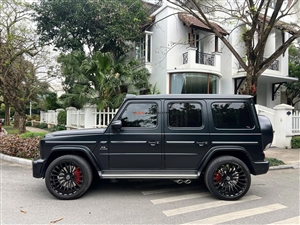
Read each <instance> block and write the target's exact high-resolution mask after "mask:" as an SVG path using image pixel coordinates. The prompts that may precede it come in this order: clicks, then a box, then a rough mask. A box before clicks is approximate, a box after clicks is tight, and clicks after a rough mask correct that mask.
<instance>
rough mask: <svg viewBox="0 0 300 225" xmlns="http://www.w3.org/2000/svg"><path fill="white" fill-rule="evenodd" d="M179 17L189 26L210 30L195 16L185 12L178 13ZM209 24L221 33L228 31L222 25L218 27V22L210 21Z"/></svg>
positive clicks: (225, 33) (224, 33) (226, 33)
mask: <svg viewBox="0 0 300 225" xmlns="http://www.w3.org/2000/svg"><path fill="white" fill-rule="evenodd" d="M178 17H179V19H180V20H181V21H182V22H183V23H184V24H186V25H187V26H189V27H194V28H199V29H202V30H206V31H209V32H212V30H211V29H210V28H209V27H208V26H207V25H206V24H204V23H202V22H201V21H200V20H199V19H197V18H196V17H194V16H192V15H189V14H186V13H178ZM210 24H211V25H212V26H213V27H215V28H216V29H217V30H218V31H219V32H220V33H221V34H223V35H228V32H227V31H226V30H224V29H223V28H222V27H220V26H219V25H218V24H216V23H214V22H210Z"/></svg>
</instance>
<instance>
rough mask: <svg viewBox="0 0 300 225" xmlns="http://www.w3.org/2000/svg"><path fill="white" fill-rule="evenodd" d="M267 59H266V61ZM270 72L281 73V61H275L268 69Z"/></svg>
mask: <svg viewBox="0 0 300 225" xmlns="http://www.w3.org/2000/svg"><path fill="white" fill-rule="evenodd" d="M266 59H267V58H264V60H266ZM268 69H269V70H276V71H279V60H275V61H274V62H273V63H272V64H271V66H269V67H268Z"/></svg>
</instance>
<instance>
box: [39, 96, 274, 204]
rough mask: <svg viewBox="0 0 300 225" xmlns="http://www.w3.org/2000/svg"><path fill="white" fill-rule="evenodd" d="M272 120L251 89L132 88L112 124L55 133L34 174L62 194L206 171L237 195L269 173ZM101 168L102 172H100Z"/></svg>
mask: <svg viewBox="0 0 300 225" xmlns="http://www.w3.org/2000/svg"><path fill="white" fill-rule="evenodd" d="M272 139H273V129H272V125H271V123H270V121H269V120H268V119H267V118H266V117H263V116H257V114H256V110H255V106H254V104H253V99H252V97H251V96H245V95H213V94H212V95H190V94H186V95H143V96H135V95H127V96H126V98H125V100H124V102H123V104H122V106H121V107H120V109H119V111H118V113H117V114H116V116H115V117H114V119H113V120H112V121H111V123H110V124H109V125H108V127H107V128H106V129H96V128H95V129H79V130H71V131H58V132H54V133H50V134H47V135H46V136H45V138H43V139H42V140H41V142H40V158H39V159H36V160H34V161H33V176H34V177H36V178H41V177H43V178H45V181H46V186H47V188H48V190H49V191H50V193H51V194H52V195H54V196H55V197H57V198H59V199H75V198H78V197H80V196H81V195H82V194H84V193H85V192H86V191H87V190H88V188H89V186H90V184H91V182H92V179H93V174H98V175H99V177H100V178H101V179H133V178H136V179H174V180H177V182H178V183H182V182H183V181H184V182H185V183H189V182H190V181H191V180H192V179H198V178H200V175H203V178H204V181H205V184H206V186H207V188H208V189H209V191H210V192H211V193H212V194H213V195H214V196H216V197H217V198H219V199H223V200H236V199H239V198H241V197H242V196H244V195H245V194H246V193H247V191H248V190H249V187H250V183H251V175H250V174H253V175H259V174H265V173H267V171H268V169H269V162H267V161H264V159H265V154H264V152H263V151H264V150H266V149H267V148H268V147H269V146H270V145H271V143H272ZM93 172H97V173H93Z"/></svg>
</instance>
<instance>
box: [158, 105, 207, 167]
mask: <svg viewBox="0 0 300 225" xmlns="http://www.w3.org/2000/svg"><path fill="white" fill-rule="evenodd" d="M164 110H165V112H166V113H165V115H164V116H165V120H164V121H165V127H164V133H165V141H164V146H165V150H164V153H165V160H164V164H165V167H166V168H167V169H193V170H194V169H197V168H198V167H199V163H200V161H201V159H202V158H203V156H204V155H205V153H206V152H207V151H208V147H209V145H210V140H209V126H208V118H207V113H206V104H205V102H204V101H202V100H177V101H174V100H166V101H165V102H164Z"/></svg>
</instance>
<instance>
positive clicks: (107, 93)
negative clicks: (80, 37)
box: [59, 51, 150, 110]
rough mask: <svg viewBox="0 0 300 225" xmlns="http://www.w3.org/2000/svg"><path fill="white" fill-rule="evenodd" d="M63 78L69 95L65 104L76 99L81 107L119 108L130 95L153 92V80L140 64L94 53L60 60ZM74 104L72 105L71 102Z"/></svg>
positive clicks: (64, 57)
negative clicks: (139, 67)
mask: <svg viewBox="0 0 300 225" xmlns="http://www.w3.org/2000/svg"><path fill="white" fill-rule="evenodd" d="M59 62H60V63H61V64H62V75H63V76H65V78H66V79H65V82H64V85H65V87H66V89H65V90H66V92H67V94H66V95H64V96H63V97H64V100H65V102H66V100H68V99H69V100H70V99H73V100H74V96H77V98H78V102H77V104H78V103H81V104H80V105H81V107H82V106H83V105H84V104H85V103H90V104H95V105H97V106H98V108H99V109H100V110H101V109H103V108H107V107H110V108H118V107H119V106H120V104H121V103H122V101H123V99H124V97H125V95H126V94H127V93H139V91H140V90H148V89H150V84H149V81H148V78H149V76H150V74H149V72H148V70H146V69H145V68H141V69H137V66H138V64H137V62H136V61H134V60H131V61H129V62H126V61H125V58H120V59H113V58H112V55H111V54H110V53H102V52H100V51H98V52H95V53H94V54H93V55H92V56H91V57H87V56H85V54H84V53H83V52H73V53H71V54H68V55H64V56H61V57H60V59H59ZM70 102H71V101H70Z"/></svg>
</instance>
